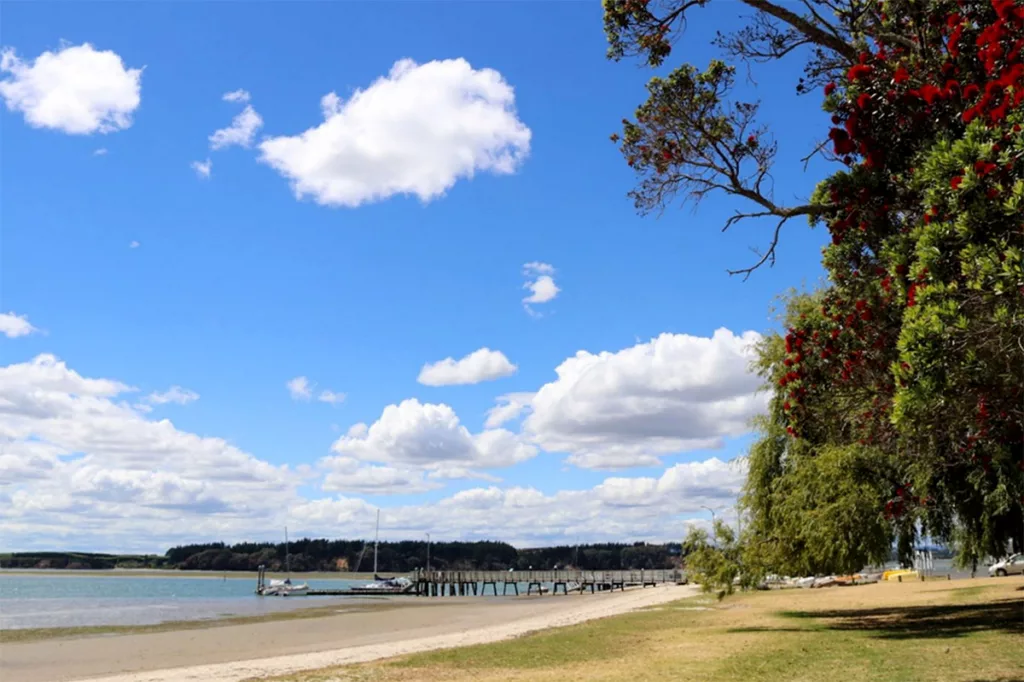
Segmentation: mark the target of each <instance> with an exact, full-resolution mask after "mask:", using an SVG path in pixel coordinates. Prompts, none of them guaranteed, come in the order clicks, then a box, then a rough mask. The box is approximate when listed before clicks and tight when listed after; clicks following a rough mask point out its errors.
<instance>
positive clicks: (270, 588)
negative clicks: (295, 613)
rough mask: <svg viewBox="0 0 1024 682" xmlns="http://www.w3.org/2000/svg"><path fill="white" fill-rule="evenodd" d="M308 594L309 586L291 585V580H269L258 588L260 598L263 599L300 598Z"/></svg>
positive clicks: (301, 584)
mask: <svg viewBox="0 0 1024 682" xmlns="http://www.w3.org/2000/svg"><path fill="white" fill-rule="evenodd" d="M308 592H309V585H307V584H306V583H300V584H298V585H293V584H292V580H291V578H285V579H284V580H271V581H270V582H268V583H267V584H266V585H264V586H263V587H262V588H260V593H259V594H260V596H263V597H301V596H303V595H305V594H306V593H308Z"/></svg>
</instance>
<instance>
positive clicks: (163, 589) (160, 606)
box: [0, 571, 367, 630]
mask: <svg viewBox="0 0 1024 682" xmlns="http://www.w3.org/2000/svg"><path fill="white" fill-rule="evenodd" d="M39 573H40V574H39V575H25V574H5V572H2V571H0V630H13V629H21V628H49V627H75V626H82V625H152V624H157V623H165V622H168V621H177V620H203V619H209V618H219V617H223V616H247V615H260V614H265V613H274V612H279V611H286V610H292V609H296V608H309V607H311V606H328V605H332V604H339V605H342V604H344V605H353V604H355V603H366V601H367V600H366V599H365V598H363V599H359V600H355V599H353V598H351V597H293V598H290V599H289V598H280V597H258V596H256V595H255V594H254V590H255V588H256V582H255V580H247V579H239V578H221V577H216V578H205V577H204V578H198V577H195V578H181V577H163V576H159V577H156V576H154V577H148V576H147V577H134V576H119V575H110V576H74V575H68V574H67V572H61V575H54V574H53V573H57V572H56V571H54V572H53V573H48V574H43V572H42V571H40V572H39ZM295 582H304V580H303V578H302V577H301V576H297V577H296V579H295ZM306 582H308V583H309V586H310V588H312V589H324V590H344V589H348V588H350V587H352V586H353V585H357V584H362V583H364V582H365V581H351V580H333V579H326V580H309V581H306Z"/></svg>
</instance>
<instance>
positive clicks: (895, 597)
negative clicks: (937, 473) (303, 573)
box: [278, 578, 1024, 682]
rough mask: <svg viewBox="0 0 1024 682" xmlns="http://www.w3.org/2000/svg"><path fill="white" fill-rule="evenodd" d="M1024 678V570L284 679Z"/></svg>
mask: <svg viewBox="0 0 1024 682" xmlns="http://www.w3.org/2000/svg"><path fill="white" fill-rule="evenodd" d="M565 680H608V681H611V680H628V681H629V682H639V681H644V680H651V681H654V680H659V681H661V680H680V681H686V680H694V681H697V680H700V681H702V682H704V681H707V682H718V681H725V680H737V681H738V680H743V681H748V680H758V681H761V680H764V681H772V680H778V681H779V682H782V681H783V680H784V681H786V682H823V681H828V680H857V681H865V682H870V681H883V680H884V681H889V680H893V681H896V680H898V681H900V682H903V681H907V682H914V681H917V680H921V681H922V682H924V681H928V682H933V681H935V680H949V681H953V682H976V681H984V682H998V681H1001V682H1010V681H1012V682H1024V579H1020V578H997V579H980V580H973V581H960V582H926V583H903V584H899V583H884V584H878V585H867V586H859V587H835V588H829V589H821V590H784V591H772V592H758V593H753V594H746V595H740V596H737V597H733V598H729V599H726V600H725V601H724V602H721V603H719V602H715V601H713V600H712V599H711V598H706V597H705V598H697V599H688V600H684V601H681V602H675V603H672V604H669V605H667V606H662V607H656V608H652V609H649V610H647V611H642V612H638V613H633V614H628V615H625V616H618V617H614V618H608V619H605V620H601V621H594V622H590V623H586V624H583V625H578V626H574V627H569V628H563V629H558V630H551V631H547V632H542V633H537V634H534V635H530V636H526V637H523V638H520V639H518V640H513V641H509V642H502V643H496V644H487V645H481V646H474V647H467V648H462V649H450V650H444V651H435V652H431V653H425V654H418V655H414V656H408V657H403V658H399V659H394V660H388V661H381V662H378V663H373V664H365V665H358V666H346V667H343V668H337V669H331V670H323V671H318V672H313V673H303V674H298V675H292V676H288V677H283V678H279V679H278V682H418V681H429V682H435V681H438V682H489V681H493V682H498V681H501V682H506V681H509V682H520V681H522V682H526V681H529V682H547V681H550V682H555V681H557V682H564V681H565Z"/></svg>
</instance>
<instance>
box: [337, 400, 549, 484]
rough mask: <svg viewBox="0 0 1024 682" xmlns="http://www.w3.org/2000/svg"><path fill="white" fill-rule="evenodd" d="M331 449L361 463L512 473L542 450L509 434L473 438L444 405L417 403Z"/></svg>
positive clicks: (388, 412) (390, 411)
mask: <svg viewBox="0 0 1024 682" xmlns="http://www.w3.org/2000/svg"><path fill="white" fill-rule="evenodd" d="M331 449H332V450H333V451H334V452H336V453H337V454H339V455H341V456H343V457H350V458H353V459H356V460H359V461H361V462H374V463H379V464H390V465H398V466H412V467H419V468H424V469H434V468H437V467H439V466H441V465H456V466H460V467H464V468H466V469H486V468H497V467H507V466H512V465H514V464H517V463H519V462H523V461H525V460H528V459H530V458H532V457H534V456H535V455H536V454H537V449H536V448H535V447H533V446H531V445H529V444H528V443H524V442H523V441H522V440H521V439H520V438H519V437H518V436H516V435H515V434H513V433H511V432H510V431H506V430H504V429H489V430H486V431H482V432H480V433H477V434H472V433H470V432H469V429H467V428H466V427H465V426H463V425H462V423H461V422H460V421H459V418H458V416H457V415H456V414H455V411H454V410H453V409H452V408H451V407H449V406H448V405H444V404H431V403H420V402H419V401H418V400H416V399H409V400H403V401H402V402H401V403H399V404H398V405H388V406H387V407H385V408H384V411H383V412H382V413H381V416H380V418H379V419H378V420H377V421H376V422H374V423H373V424H372V425H370V426H367V425H366V424H362V423H360V424H356V425H355V426H353V427H352V428H350V429H349V431H348V433H347V434H345V435H344V436H342V437H341V438H339V439H338V440H336V441H335V442H334V445H332V446H331Z"/></svg>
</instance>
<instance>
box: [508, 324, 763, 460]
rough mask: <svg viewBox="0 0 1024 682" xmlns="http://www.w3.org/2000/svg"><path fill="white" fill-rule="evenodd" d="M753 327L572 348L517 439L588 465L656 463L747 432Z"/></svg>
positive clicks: (754, 399) (754, 381) (756, 399)
mask: <svg viewBox="0 0 1024 682" xmlns="http://www.w3.org/2000/svg"><path fill="white" fill-rule="evenodd" d="M760 338H761V336H760V335H759V334H758V333H756V332H745V333H743V334H740V335H737V334H733V333H732V332H731V331H729V330H728V329H719V330H717V331H716V332H715V333H714V335H713V336H711V337H710V338H708V337H701V336H690V335H686V334H662V335H661V336H659V337H657V338H655V339H653V340H651V341H650V342H648V343H640V344H637V345H636V346H633V347H631V348H627V349H625V350H622V351H619V352H617V353H610V352H602V353H598V354H592V353H589V352H586V351H580V352H578V353H577V354H576V355H575V356H574V357H571V358H569V359H567V360H565V361H564V362H563V363H562V364H561V365H559V366H558V367H557V368H556V370H555V372H556V373H557V375H558V378H557V379H556V380H555V381H553V382H551V383H548V384H545V385H544V386H542V387H541V388H540V390H538V391H537V393H536V395H535V396H533V399H532V400H531V401H530V406H529V407H530V410H531V412H530V415H529V416H528V417H527V418H526V419H525V420H524V422H523V431H524V434H525V436H526V437H528V438H529V439H530V440H531V441H532V442H534V443H535V444H537V445H539V446H540V447H541V448H543V449H545V450H547V451H551V452H566V453H569V461H570V462H571V463H573V464H576V465H578V466H581V467H588V468H621V467H630V466H656V465H657V464H658V463H659V457H660V456H661V455H664V454H667V453H672V452H680V451H684V450H694V449H702V448H714V447H720V446H721V444H722V439H723V438H725V437H730V436H739V435H742V434H745V433H748V432H750V430H751V425H750V422H751V419H752V418H753V417H754V416H755V415H757V414H759V413H761V412H762V411H763V410H764V407H765V401H766V400H767V397H766V396H765V395H764V394H757V391H758V388H759V387H760V385H761V380H760V378H759V377H758V376H756V375H755V374H754V373H753V372H752V371H751V370H750V366H749V365H750V362H751V360H752V359H753V351H754V344H755V343H757V342H758V341H759V340H760Z"/></svg>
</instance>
